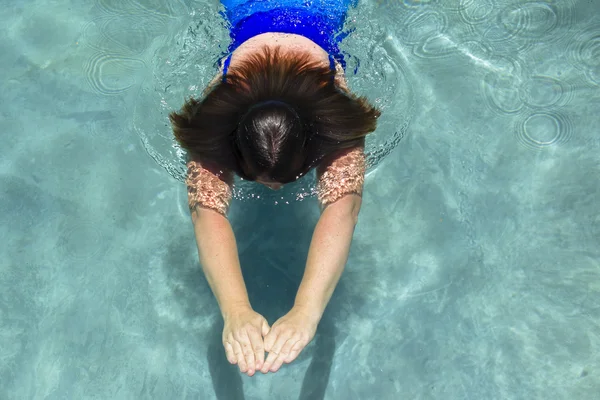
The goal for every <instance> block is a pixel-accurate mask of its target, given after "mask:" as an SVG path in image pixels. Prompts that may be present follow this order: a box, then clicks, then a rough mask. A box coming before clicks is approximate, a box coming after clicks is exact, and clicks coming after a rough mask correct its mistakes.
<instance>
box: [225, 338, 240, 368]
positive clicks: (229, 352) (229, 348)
mask: <svg viewBox="0 0 600 400" xmlns="http://www.w3.org/2000/svg"><path fill="white" fill-rule="evenodd" d="M223 346H224V347H225V356H226V357H227V361H229V363H230V364H235V363H236V362H237V358H236V357H235V353H234V352H233V346H232V345H231V343H229V342H225V343H223Z"/></svg>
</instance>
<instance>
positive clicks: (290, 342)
mask: <svg viewBox="0 0 600 400" xmlns="http://www.w3.org/2000/svg"><path fill="white" fill-rule="evenodd" d="M298 339H299V338H298V337H296V335H294V336H293V337H292V338H290V339H289V340H288V341H287V342H285V344H284V345H283V347H282V348H281V353H279V356H277V359H276V360H275V362H274V363H273V365H271V368H270V371H271V372H277V371H279V368H281V365H282V364H283V362H284V361H285V360H286V359H287V358H288V356H289V354H290V351H291V350H292V347H293V346H294V345H295V344H296V343H297V342H298Z"/></svg>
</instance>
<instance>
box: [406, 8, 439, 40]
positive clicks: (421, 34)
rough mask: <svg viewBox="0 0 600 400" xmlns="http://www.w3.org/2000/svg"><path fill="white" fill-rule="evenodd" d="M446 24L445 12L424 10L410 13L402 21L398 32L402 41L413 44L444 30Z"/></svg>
mask: <svg viewBox="0 0 600 400" xmlns="http://www.w3.org/2000/svg"><path fill="white" fill-rule="evenodd" d="M447 26H448V20H447V18H446V15H445V14H442V13H440V12H438V11H436V10H425V11H421V12H414V13H411V14H410V15H409V16H408V18H406V20H405V21H404V22H403V23H402V27H401V28H400V29H399V31H398V33H399V36H400V37H401V38H402V41H403V42H405V43H408V44H412V45H414V44H418V43H420V42H422V41H424V40H425V39H427V38H429V37H433V36H436V35H438V34H439V33H442V32H444V31H445V30H446V28H447Z"/></svg>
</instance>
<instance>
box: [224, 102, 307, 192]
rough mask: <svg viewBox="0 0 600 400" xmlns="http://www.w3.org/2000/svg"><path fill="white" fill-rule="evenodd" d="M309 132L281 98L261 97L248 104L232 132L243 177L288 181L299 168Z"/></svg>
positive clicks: (302, 160)
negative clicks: (263, 99)
mask: <svg viewBox="0 0 600 400" xmlns="http://www.w3.org/2000/svg"><path fill="white" fill-rule="evenodd" d="M309 134H310V133H309V132H308V131H307V130H306V129H305V125H304V121H303V120H302V118H301V117H300V115H298V113H297V112H296V110H294V108H293V107H292V106H291V105H289V104H287V103H284V102H282V101H278V100H265V101H262V102H259V103H256V104H254V105H252V106H251V107H250V108H249V109H248V111H246V113H245V114H244V115H243V116H242V118H241V119H240V122H239V124H238V128H237V130H236V131H235V133H234V143H235V146H236V147H237V151H238V154H239V155H240V156H241V157H240V160H241V161H242V162H240V166H241V167H242V169H243V170H244V174H245V175H246V176H247V177H251V178H252V179H254V180H260V181H261V182H273V183H275V182H278V183H282V184H283V183H288V182H292V181H294V180H296V179H297V178H298V176H297V173H298V171H300V170H302V169H303V166H304V162H305V159H304V157H305V155H306V154H305V152H304V151H301V150H302V149H304V148H305V144H306V141H307V139H308V136H309Z"/></svg>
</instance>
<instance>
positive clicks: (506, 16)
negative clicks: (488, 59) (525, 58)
mask: <svg viewBox="0 0 600 400" xmlns="http://www.w3.org/2000/svg"><path fill="white" fill-rule="evenodd" d="M572 6H573V4H572V0H566V1H563V2H561V3H560V4H558V3H557V4H554V3H551V2H546V1H529V2H517V3H515V4H514V5H507V6H505V7H504V8H502V9H501V10H500V11H499V13H498V14H497V15H496V17H495V21H493V23H491V24H489V26H488V27H487V28H486V29H485V31H484V32H483V37H484V39H485V40H487V41H488V42H489V43H490V44H491V45H492V47H493V48H494V50H495V51H497V52H508V53H511V52H520V51H524V50H526V49H528V48H531V47H532V46H534V45H538V44H539V41H540V39H544V42H546V43H548V42H549V41H557V40H559V39H560V38H562V37H563V36H564V35H566V34H567V33H568V32H569V29H570V27H571V22H572Z"/></svg>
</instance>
